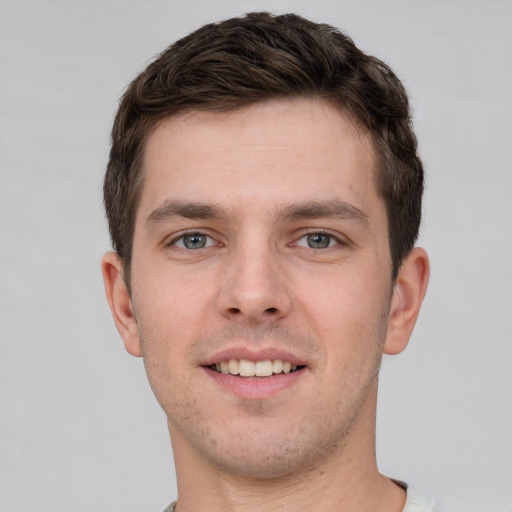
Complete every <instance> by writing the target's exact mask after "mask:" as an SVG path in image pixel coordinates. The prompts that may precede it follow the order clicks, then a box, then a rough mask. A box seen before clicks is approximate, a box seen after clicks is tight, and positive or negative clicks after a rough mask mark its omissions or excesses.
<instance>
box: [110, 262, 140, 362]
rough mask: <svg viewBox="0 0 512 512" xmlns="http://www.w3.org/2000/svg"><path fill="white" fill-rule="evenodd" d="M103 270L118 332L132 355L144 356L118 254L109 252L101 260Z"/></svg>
mask: <svg viewBox="0 0 512 512" xmlns="http://www.w3.org/2000/svg"><path fill="white" fill-rule="evenodd" d="M101 270H102V272H103V281H104V284H105V293H106V295H107V300H108V304H109V306H110V311H111V312H112V316H113V318H114V323H115V324H116V327H117V330H118V331H119V334H120V335H121V338H123V341H124V346H125V348H126V350H127V351H128V352H129V353H130V354H131V355H132V356H137V357H140V356H142V351H141V346H140V339H139V328H138V326H137V319H136V318H135V313H134V310H133V304H132V299H131V297H130V293H129V292H128V288H127V286H126V283H125V281H124V278H123V265H122V263H121V259H120V258H119V256H118V254H117V253H115V252H108V253H107V254H105V255H104V256H103V258H102V260H101Z"/></svg>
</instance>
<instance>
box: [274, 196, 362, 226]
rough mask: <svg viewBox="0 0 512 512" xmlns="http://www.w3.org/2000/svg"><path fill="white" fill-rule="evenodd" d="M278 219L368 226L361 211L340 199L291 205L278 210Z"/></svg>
mask: <svg viewBox="0 0 512 512" xmlns="http://www.w3.org/2000/svg"><path fill="white" fill-rule="evenodd" d="M278 218H282V219H288V220H301V219H321V218H334V219H340V220H348V221H354V222H357V223H360V224H364V225H366V226H368V225H369V224H370V221H369V218H368V215H366V213H365V212H364V211H363V210H360V209H359V208H357V207H356V206H354V205H353V204H350V203H347V202H346V201H342V200H340V199H332V200H330V201H325V202H324V201H308V202H306V203H297V204H291V205H289V206H285V207H284V208H282V209H280V211H279V214H278Z"/></svg>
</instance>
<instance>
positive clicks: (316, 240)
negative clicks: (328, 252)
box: [308, 233, 331, 249]
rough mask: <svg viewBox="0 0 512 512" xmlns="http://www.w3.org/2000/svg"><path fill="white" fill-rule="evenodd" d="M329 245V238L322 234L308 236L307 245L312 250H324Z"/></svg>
mask: <svg viewBox="0 0 512 512" xmlns="http://www.w3.org/2000/svg"><path fill="white" fill-rule="evenodd" d="M330 243H331V237H330V236H329V235H325V234H324V233H312V234H311V235H308V245H309V247H311V248H312V249H325V248H326V247H329V244H330Z"/></svg>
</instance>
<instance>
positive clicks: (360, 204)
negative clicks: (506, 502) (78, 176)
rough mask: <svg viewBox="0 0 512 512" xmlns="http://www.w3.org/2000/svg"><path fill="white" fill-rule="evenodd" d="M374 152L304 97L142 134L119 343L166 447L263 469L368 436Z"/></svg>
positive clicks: (372, 386)
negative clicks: (128, 323) (125, 323)
mask: <svg viewBox="0 0 512 512" xmlns="http://www.w3.org/2000/svg"><path fill="white" fill-rule="evenodd" d="M374 158H375V157H374V152H373V150H372V147H371V144H370V140H369V137H368V136H366V135H365V134H364V133H362V131H358V130H357V129H355V128H354V126H353V124H351V123H350V122H349V121H348V120H347V119H346V118H344V117H343V116H342V115H341V114H340V113H339V111H338V110H336V109H335V108H334V107H332V106H331V105H329V104H327V103H325V102H321V101H319V100H316V101H313V100H300V101H299V100H295V101H288V102H284V101H279V102H268V103H263V104H259V105H256V106H253V107H250V108H248V109H245V110H241V111H235V112H232V113H227V114H217V113H193V114H190V115H186V116H183V117H180V118H173V119H170V120H167V121H165V122H163V123H162V124H161V125H160V126H159V127H158V128H157V129H156V130H155V131H154V133H153V134H152V135H151V136H150V137H149V139H148V141H147V145H146V148H145V155H144V165H143V172H144V184H143V189H142V194H141V198H140V205H139V208H138V211H137V217H136V225H135V234H134V245H133V263H132V276H131V278H132V290H133V295H132V301H133V311H134V318H135V319H136V331H137V333H136V335H135V336H133V337H132V339H130V340H128V341H127V347H128V349H129V350H130V351H131V352H132V353H135V354H138V353H139V352H140V353H142V355H143V357H144V363H145V366H146V369H147V373H148V376H149V380H150V383H151V386H152V388H153V390H154V392H155V395H156V397H157V399H158V400H159V402H160V404H161V406H162V407H163V409H164V411H165V412H166V414H167V417H168V421H169V427H170V431H171V437H172V439H173V444H174V449H175V455H176V452H178V456H179V455H180V454H187V457H196V458H199V459H200V460H202V461H207V463H211V464H213V465H214V466H215V467H216V468H217V469H220V470H225V471H231V472H237V473H241V474H245V475H248V476H253V477H254V476H259V477H271V476H279V475H284V474H287V473H291V472H293V471H295V470H297V469H299V468H304V467H305V466H311V467H314V466H315V465H317V464H319V463H321V462H322V461H324V460H325V459H326V458H329V457H330V456H332V455H333V454H335V453H336V451H337V450H339V449H341V448H340V447H341V445H342V444H343V441H342V440H344V439H351V442H352V443H356V444H357V443H364V442H365V441H367V440H368V437H369V436H371V435H372V422H373V421H374V419H373V411H374V406H375V396H376V388H377V375H378V367H379V361H380V357H381V354H382V351H383V347H384V344H385V341H386V336H387V331H388V315H389V307H390V298H391V289H392V283H391V260H390V251H389V247H388V236H387V219H386V212H385V205H384V203H383V201H382V199H381V198H380V197H379V196H378V194H377V191H376V187H375V179H374V178H375V176H374V167H375V162H374ZM125 341H126V339H125ZM240 360H243V361H242V363H240ZM269 361H270V362H269ZM254 363H258V364H254ZM290 363H291V364H290ZM290 366H292V368H293V369H295V367H297V369H296V370H295V371H293V370H292V371H290V372H289V373H286V372H287V371H288V370H289V367H290ZM217 368H218V369H219V370H220V371H218V369H217ZM230 371H231V372H232V373H233V374H232V373H223V372H230ZM237 371H239V372H242V373H243V374H248V375H249V376H240V375H236V372H237ZM254 371H256V372H257V374H258V375H260V376H258V375H256V376H250V374H251V373H252V372H254ZM269 374H271V375H269Z"/></svg>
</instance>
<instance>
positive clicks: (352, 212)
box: [146, 199, 369, 228]
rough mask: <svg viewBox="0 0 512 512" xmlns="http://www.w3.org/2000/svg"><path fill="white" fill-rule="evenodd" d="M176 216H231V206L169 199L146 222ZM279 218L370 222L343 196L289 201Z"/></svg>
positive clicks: (277, 217)
mask: <svg viewBox="0 0 512 512" xmlns="http://www.w3.org/2000/svg"><path fill="white" fill-rule="evenodd" d="M175 217H182V218H185V219H193V220H200V219H215V220H221V219H227V218H228V217H229V215H228V213H227V210H226V209H225V208H223V207H222V206H220V205H215V204H205V203H200V202H195V201H178V200H168V201H165V202H164V203H163V204H162V206H160V207H158V208H156V209H155V210H153V211H152V212H151V213H150V214H149V215H148V217H147V219H146V226H147V227H148V228H150V227H151V226H152V225H155V224H159V223H161V222H165V221H168V220H171V219H173V218H175ZM275 217H276V220H281V221H282V220H302V219H322V218H334V219H340V220H347V221H351V222H357V223H360V224H363V225H365V226H366V227H367V226H368V225H369V219H368V216H367V215H366V213H365V212H363V211H362V210H360V209H359V208H357V207H356V206H354V205H352V204H350V203H347V202H345V201H342V200H339V199H333V200H329V201H306V202H303V203H294V204H290V205H285V206H283V207H280V208H278V209H277V212H276V215H275Z"/></svg>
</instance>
